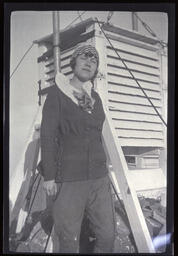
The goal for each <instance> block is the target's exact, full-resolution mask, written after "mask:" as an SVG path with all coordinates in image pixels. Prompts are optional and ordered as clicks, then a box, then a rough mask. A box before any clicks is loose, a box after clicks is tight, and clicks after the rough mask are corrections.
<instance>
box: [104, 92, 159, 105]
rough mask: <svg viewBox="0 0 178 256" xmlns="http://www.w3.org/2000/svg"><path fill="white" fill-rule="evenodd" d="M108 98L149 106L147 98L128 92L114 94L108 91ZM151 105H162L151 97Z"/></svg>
mask: <svg viewBox="0 0 178 256" xmlns="http://www.w3.org/2000/svg"><path fill="white" fill-rule="evenodd" d="M108 99H109V100H115V101H119V102H125V103H127V102H128V103H133V104H141V105H146V106H151V104H150V102H149V101H148V99H147V98H145V97H141V96H134V95H129V94H119V93H118V94H116V93H110V92H109V93H108ZM151 101H152V103H153V105H154V106H155V107H162V105H161V101H160V100H155V99H151Z"/></svg>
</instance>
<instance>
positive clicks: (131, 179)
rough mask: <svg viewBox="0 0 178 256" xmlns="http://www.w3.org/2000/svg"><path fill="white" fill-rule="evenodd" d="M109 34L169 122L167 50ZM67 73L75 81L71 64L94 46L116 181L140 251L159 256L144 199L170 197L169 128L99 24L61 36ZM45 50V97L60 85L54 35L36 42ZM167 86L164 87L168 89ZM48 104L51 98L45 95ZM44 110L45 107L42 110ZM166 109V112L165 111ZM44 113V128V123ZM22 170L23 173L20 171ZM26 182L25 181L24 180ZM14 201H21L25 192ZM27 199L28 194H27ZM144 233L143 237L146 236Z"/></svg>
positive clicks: (108, 29) (126, 34) (130, 35)
mask: <svg viewBox="0 0 178 256" xmlns="http://www.w3.org/2000/svg"><path fill="white" fill-rule="evenodd" d="M102 28H103V30H104V32H105V34H106V36H107V38H108V39H109V40H110V42H111V44H112V45H113V47H114V48H115V50H116V51H117V52H118V54H119V56H120V57H121V58H122V60H123V61H124V62H125V64H126V65H127V67H128V68H129V70H130V71H131V72H132V74H133V75H134V77H135V78H136V79H137V80H138V81H139V84H140V85H141V86H142V88H143V89H144V90H145V92H146V94H147V95H148V97H149V98H150V99H151V101H152V103H153V104H154V106H155V107H156V108H157V110H158V111H159V113H160V114H161V115H162V116H163V119H164V120H166V113H165V111H164V108H165V106H166V97H165V94H164V91H165V85H166V82H165V81H163V74H162V73H163V71H162V51H161V48H160V45H159V44H158V41H157V40H156V39H154V38H151V37H146V36H143V35H141V34H139V33H138V32H133V31H128V30H125V29H122V28H119V27H114V26H111V25H109V24H104V25H103V27H102ZM60 38H61V43H60V46H61V47H60V49H61V72H62V73H64V74H65V75H66V76H69V77H71V76H72V70H71V68H70V66H69V60H70V57H71V54H72V52H73V51H74V49H75V48H76V47H77V46H78V44H80V43H82V42H87V43H90V44H93V45H94V46H95V47H96V48H97V50H98V52H99V56H100V65H99V74H98V77H97V79H96V84H95V87H96V90H97V91H98V93H99V94H100V96H101V99H102V101H103V106H104V109H105V112H106V122H105V124H104V129H103V139H104V144H105V148H106V151H107V155H108V163H109V167H110V171H111V172H110V174H111V178H112V179H113V181H114V184H115V186H116V189H117V192H118V193H120V196H121V197H122V198H123V201H124V205H125V208H126V211H127V214H128V218H129V221H130V224H131V228H132V231H133V235H134V238H135V242H136V244H137V248H138V251H139V252H143V253H144V252H154V248H153V245H152V242H151V238H150V236H149V232H148V229H147V226H146V223H145V220H144V216H143V213H142V210H141V207H140V205H139V201H138V198H137V197H138V195H145V196H149V197H157V196H158V195H160V196H161V195H162V193H163V194H164V195H165V193H166V168H165V166H166V129H165V127H164V125H163V124H162V121H161V119H160V118H159V116H158V115H157V114H156V112H155V110H154V109H153V107H152V106H151V104H150V103H149V101H148V99H147V98H146V97H145V96H144V94H143V92H142V91H141V90H140V88H139V87H138V85H137V83H136V81H135V80H134V79H133V78H132V76H131V74H130V72H129V71H128V70H127V69H126V68H125V67H124V65H123V62H122V61H121V60H120V59H119V57H118V56H117V54H116V52H115V50H114V49H113V48H112V47H111V45H110V44H109V42H108V40H106V38H105V36H104V34H103V33H102V31H101V29H100V27H99V24H98V23H97V21H96V20H94V19H88V20H86V21H83V22H81V23H79V24H77V25H75V26H74V27H71V28H69V29H68V30H64V31H61V33H60ZM34 42H35V43H37V44H38V46H39V50H40V51H39V52H40V54H39V57H38V60H37V61H38V63H39V73H40V79H39V84H40V87H41V89H42V92H43V93H44V94H43V95H45V89H46V92H47V90H48V88H49V87H50V86H51V85H53V84H54V58H53V47H52V45H53V35H52V34H51V35H49V36H46V37H45V38H42V39H39V40H36V41H34ZM163 84H164V86H163ZM41 100H42V102H41V103H42V105H43V103H44V100H45V97H44V96H42V99H41ZM42 105H41V106H42ZM163 106H164V108H163ZM40 118H41V117H40V112H39V116H38V122H37V123H38V124H40ZM19 171H20V169H19V170H18V172H19ZM23 181H24V179H23ZM11 183H12V186H11V188H10V189H11V191H12V193H11V196H10V197H11V198H13V200H12V201H13V204H14V203H15V201H16V197H17V194H18V191H19V190H20V185H19V188H16V194H13V191H14V190H13V184H14V182H11ZM23 196H24V195H23ZM142 234H143V236H142Z"/></svg>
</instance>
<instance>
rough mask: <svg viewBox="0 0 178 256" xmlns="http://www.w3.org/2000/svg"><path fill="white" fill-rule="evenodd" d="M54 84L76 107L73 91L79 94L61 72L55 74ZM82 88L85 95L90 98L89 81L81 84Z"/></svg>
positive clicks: (90, 84)
mask: <svg viewBox="0 0 178 256" xmlns="http://www.w3.org/2000/svg"><path fill="white" fill-rule="evenodd" d="M55 82H56V85H57V86H58V88H59V89H60V90H61V91H62V92H63V93H64V94H65V95H67V96H68V97H69V98H70V99H71V100H72V101H73V102H74V103H75V104H77V105H78V101H77V99H76V98H75V97H74V95H73V91H76V92H79V90H77V89H76V88H75V87H74V86H72V85H71V84H70V81H69V78H68V77H67V76H65V75H64V74H62V73H61V72H57V74H56V76H55ZM82 88H83V90H84V91H86V93H87V94H88V95H89V97H90V98H92V97H91V88H92V83H91V82H90V81H87V82H85V83H83V85H82Z"/></svg>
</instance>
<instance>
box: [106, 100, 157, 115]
mask: <svg viewBox="0 0 178 256" xmlns="http://www.w3.org/2000/svg"><path fill="white" fill-rule="evenodd" d="M108 107H109V109H118V110H125V111H134V112H142V113H148V114H155V113H156V112H155V110H154V108H153V107H150V106H140V105H133V104H127V103H119V102H110V101H109V102H108ZM157 110H158V112H159V113H160V114H161V109H160V108H157Z"/></svg>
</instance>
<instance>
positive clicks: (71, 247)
mask: <svg viewBox="0 0 178 256" xmlns="http://www.w3.org/2000/svg"><path fill="white" fill-rule="evenodd" d="M84 213H86V214H87V217H88V219H89V221H90V224H91V228H92V231H93V232H94V234H95V238H96V243H95V249H94V252H95V253H111V252H113V247H114V239H115V215H114V206H113V200H112V196H111V188H110V180H109V177H108V176H107V177H104V178H99V179H95V180H87V181H75V182H64V183H62V185H61V187H60V191H59V193H58V196H57V198H56V200H55V202H54V206H53V218H54V231H55V233H56V234H57V236H58V238H59V252H60V253H78V252H79V241H80V231H81V224H82V220H83V217H84Z"/></svg>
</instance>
